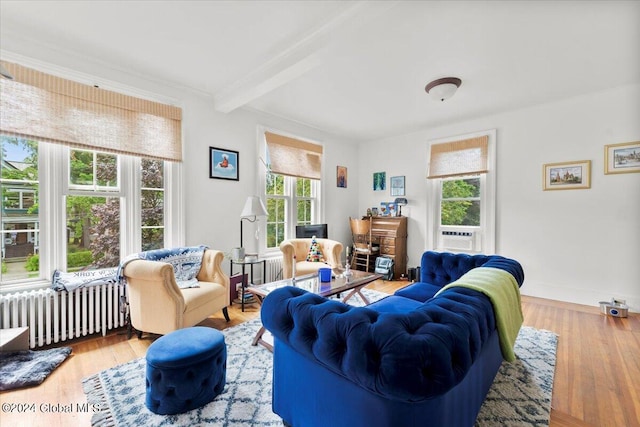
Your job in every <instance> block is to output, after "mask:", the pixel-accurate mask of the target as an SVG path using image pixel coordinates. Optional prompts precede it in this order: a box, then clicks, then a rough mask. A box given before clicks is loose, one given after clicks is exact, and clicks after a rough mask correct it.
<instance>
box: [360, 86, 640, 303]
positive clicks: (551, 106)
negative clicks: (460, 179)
mask: <svg viewBox="0 0 640 427" xmlns="http://www.w3.org/2000/svg"><path fill="white" fill-rule="evenodd" d="M453 101H455V99H453V100H452V102H453ZM639 117H640V86H638V85H634V86H626V87H621V88H617V89H614V90H609V91H606V92H599V93H594V94H590V95H586V96H580V97H576V98H571V99H566V100H562V101H559V102H551V103H548V104H545V105H539V106H535V107H531V108H527V109H523V110H518V111H513V112H509V113H504V114H497V115H492V116H488V117H484V118H480V119H476V120H469V121H465V122H461V123H457V124H453V125H447V126H442V127H438V128H433V129H427V130H424V131H421V132H417V133H413V134H410V135H403V136H399V137H394V138H388V139H384V140H379V141H373V142H370V143H366V144H362V145H361V147H360V149H361V151H360V172H361V177H360V187H359V188H360V194H361V197H360V201H359V207H360V211H361V212H364V211H365V210H366V208H367V207H369V206H376V205H379V203H380V202H381V201H386V200H391V197H390V196H389V191H388V190H387V191H385V192H374V191H372V186H371V179H372V178H371V176H372V173H373V172H379V171H386V172H387V180H388V179H389V176H395V175H405V176H406V189H407V196H406V197H407V199H408V200H409V204H410V206H408V208H409V209H407V208H405V209H403V213H405V212H406V215H407V216H409V238H408V252H409V266H417V265H419V262H420V255H421V254H422V252H423V251H424V250H426V249H431V248H428V247H427V245H426V229H425V225H426V215H427V212H426V201H425V198H426V196H425V195H426V179H425V175H426V158H427V141H429V140H432V139H438V138H444V137H448V136H455V135H460V134H465V133H471V132H475V131H480V130H486V129H492V128H496V129H497V141H498V142H497V144H498V145H497V164H498V166H497V181H498V183H497V206H496V216H497V218H496V222H497V224H496V230H497V231H496V233H497V236H496V252H497V253H500V254H503V255H505V256H508V257H512V258H514V259H516V260H518V261H520V262H521V263H522V265H523V267H524V270H525V276H526V278H525V284H524V286H523V287H522V293H523V294H525V295H532V296H538V297H543V298H550V299H557V300H562V301H569V302H575V303H580V304H588V305H597V303H598V301H601V300H610V299H611V298H612V297H614V296H615V297H617V298H622V299H626V300H627V303H628V304H630V305H631V308H632V309H633V311H640V174H637V173H633V174H621V175H605V174H604V146H605V145H606V144H614V143H619V142H631V141H640V120H639V119H638V118H639ZM576 160H591V161H592V170H591V188H590V189H587V190H565V191H543V190H542V165H543V164H544V163H552V162H563V161H576Z"/></svg>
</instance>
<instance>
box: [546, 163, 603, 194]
mask: <svg viewBox="0 0 640 427" xmlns="http://www.w3.org/2000/svg"><path fill="white" fill-rule="evenodd" d="M586 188H591V160H579V161H576V162H560V163H547V164H545V165H543V166H542V189H543V190H545V191H547V190H580V189H586Z"/></svg>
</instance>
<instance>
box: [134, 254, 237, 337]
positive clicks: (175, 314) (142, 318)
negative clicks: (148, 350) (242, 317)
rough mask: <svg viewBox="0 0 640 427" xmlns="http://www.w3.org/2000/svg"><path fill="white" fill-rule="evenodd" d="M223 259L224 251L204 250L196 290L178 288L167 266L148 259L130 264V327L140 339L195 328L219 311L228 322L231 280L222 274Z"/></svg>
mask: <svg viewBox="0 0 640 427" xmlns="http://www.w3.org/2000/svg"><path fill="white" fill-rule="evenodd" d="M223 259H224V254H223V253H222V252H221V251H218V250H213V249H206V250H204V255H203V256H202V264H201V266H200V270H199V271H198V273H197V275H196V276H195V279H197V287H188V288H181V287H179V286H178V283H177V282H176V276H175V274H174V267H173V266H172V265H171V264H169V263H168V262H162V261H150V260H147V259H134V260H132V261H129V262H127V263H126V264H125V265H124V268H123V272H122V276H124V278H125V280H126V283H127V296H128V299H129V312H130V320H129V327H130V328H131V327H133V328H135V329H136V330H137V331H138V337H141V335H142V332H143V331H144V332H151V333H155V334H167V333H169V332H171V331H175V330H177V329H181V328H186V327H188V326H193V325H196V324H198V323H200V322H201V321H203V320H204V319H206V318H207V317H209V316H210V315H211V314H213V313H215V312H216V311H218V310H222V312H223V314H224V317H225V319H226V320H227V321H229V314H228V312H227V306H228V305H229V303H230V293H229V276H227V275H226V274H225V273H224V272H223V270H222V260H223ZM194 282H195V280H194ZM130 334H131V329H129V336H130Z"/></svg>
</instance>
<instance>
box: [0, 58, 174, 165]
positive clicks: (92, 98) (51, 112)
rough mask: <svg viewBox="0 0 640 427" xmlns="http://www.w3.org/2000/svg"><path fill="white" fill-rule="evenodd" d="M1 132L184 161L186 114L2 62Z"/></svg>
mask: <svg viewBox="0 0 640 427" xmlns="http://www.w3.org/2000/svg"><path fill="white" fill-rule="evenodd" d="M2 65H3V66H4V67H5V68H6V69H7V70H9V72H10V73H11V74H12V75H13V76H14V80H8V79H0V130H1V131H2V132H4V133H6V134H9V135H13V136H19V137H24V138H30V139H36V140H38V141H44V142H51V143H55V144H64V145H69V146H72V147H77V148H84V149H91V150H99V151H106V152H113V153H118V154H130V155H135V156H141V157H149V158H155V159H160V160H170V161H181V160H182V110H181V109H180V108H178V107H174V106H170V105H165V104H162V103H158V102H153V101H148V100H145V99H140V98H136V97H132V96H128V95H123V94H120V93H117V92H112V91H108V90H105V89H100V88H98V87H94V86H89V85H85V84H81V83H77V82H74V81H71V80H67V79H63V78H60V77H56V76H52V75H50V74H46V73H43V72H40V71H37V70H34V69H31V68H27V67H23V66H21V65H18V64H13V63H10V62H5V61H2Z"/></svg>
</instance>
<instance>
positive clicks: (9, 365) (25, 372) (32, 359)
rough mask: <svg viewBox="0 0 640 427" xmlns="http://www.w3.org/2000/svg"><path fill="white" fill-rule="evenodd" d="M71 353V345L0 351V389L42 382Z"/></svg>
mask: <svg viewBox="0 0 640 427" xmlns="http://www.w3.org/2000/svg"><path fill="white" fill-rule="evenodd" d="M69 354H71V347H59V348H52V349H49V350H38V351H31V350H23V351H15V352H11V353H0V390H2V391H4V390H13V389H16V388H22V387H31V386H35V385H38V384H40V383H42V382H43V381H44V380H45V379H46V378H47V377H48V376H49V374H50V373H51V372H53V370H54V369H56V368H57V367H58V365H60V364H61V363H62V362H64V360H65V359H66V358H67V356H69Z"/></svg>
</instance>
